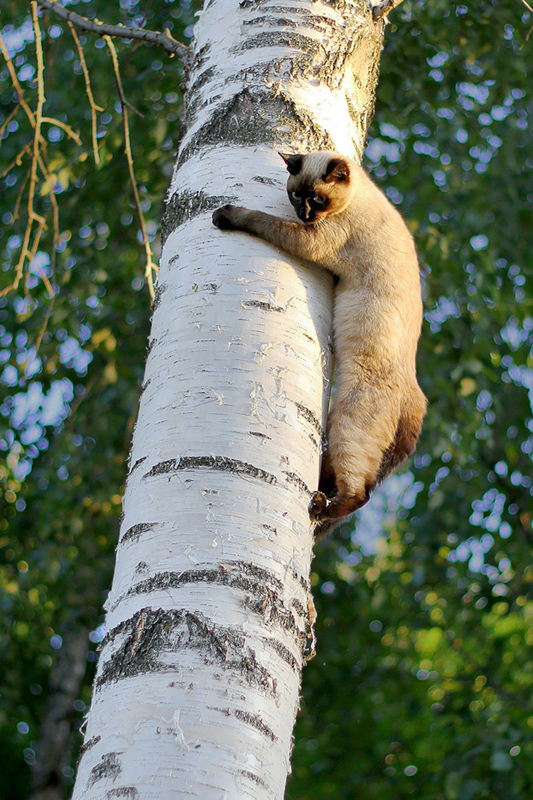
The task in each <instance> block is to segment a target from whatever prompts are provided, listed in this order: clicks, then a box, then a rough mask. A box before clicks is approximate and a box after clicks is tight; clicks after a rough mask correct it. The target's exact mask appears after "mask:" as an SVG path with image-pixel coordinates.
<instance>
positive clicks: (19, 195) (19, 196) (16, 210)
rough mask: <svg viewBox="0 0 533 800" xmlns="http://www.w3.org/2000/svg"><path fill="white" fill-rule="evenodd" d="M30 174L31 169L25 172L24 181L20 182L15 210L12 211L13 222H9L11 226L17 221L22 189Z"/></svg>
mask: <svg viewBox="0 0 533 800" xmlns="http://www.w3.org/2000/svg"><path fill="white" fill-rule="evenodd" d="M30 172H31V169H29V170H28V171H27V173H26V177H25V178H24V180H23V181H22V186H21V187H20V189H19V193H18V196H17V200H16V202H15V208H14V209H13V220H12V222H11V224H12V225H13V223H14V222H16V221H17V219H18V215H19V207H20V202H21V200H22V195H23V194H24V189H25V188H26V184H27V183H28V181H29V179H30Z"/></svg>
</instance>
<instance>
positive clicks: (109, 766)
mask: <svg viewBox="0 0 533 800" xmlns="http://www.w3.org/2000/svg"><path fill="white" fill-rule="evenodd" d="M120 755H122V753H105V754H104V755H103V756H102V759H101V763H100V764H96V765H95V766H94V767H93V768H92V770H91V772H90V774H89V780H88V781H87V788H88V789H90V788H91V786H94V784H95V783H96V782H97V781H101V780H102V778H111V780H113V781H114V780H116V779H117V778H118V776H119V775H120V773H121V772H122V764H121V763H120V759H119V756H120Z"/></svg>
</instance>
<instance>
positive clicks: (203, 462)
mask: <svg viewBox="0 0 533 800" xmlns="http://www.w3.org/2000/svg"><path fill="white" fill-rule="evenodd" d="M200 467H206V468H207V469H214V470H217V471H219V472H232V473H234V474H236V475H244V476H245V477H248V478H257V479H258V480H260V481H264V482H265V483H270V484H276V483H277V479H276V476H275V475H272V474H271V473H270V472H265V470H264V469H260V468H259V467H254V466H253V464H247V463H246V461H238V460H237V459H236V458H227V457H226V456H181V457H180V458H179V459H178V458H171V459H169V460H168V461H161V462H160V463H159V464H156V465H155V466H153V467H152V469H151V470H150V471H149V472H147V473H146V475H145V476H144V477H145V478H151V477H153V476H154V475H167V474H168V473H169V472H178V471H179V470H183V469H187V470H195V469H198V468H200Z"/></svg>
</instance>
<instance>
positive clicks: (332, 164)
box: [322, 158, 350, 183]
mask: <svg viewBox="0 0 533 800" xmlns="http://www.w3.org/2000/svg"><path fill="white" fill-rule="evenodd" d="M349 178H350V168H349V167H348V164H347V163H346V161H344V160H343V159H342V158H332V159H330V161H329V163H328V166H327V168H326V171H325V173H324V174H323V175H322V180H323V181H324V183H334V182H336V183H341V182H342V181H347V180H349Z"/></svg>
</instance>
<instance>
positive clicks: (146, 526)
mask: <svg viewBox="0 0 533 800" xmlns="http://www.w3.org/2000/svg"><path fill="white" fill-rule="evenodd" d="M157 525H159V523H158V522H138V523H137V525H132V526H131V528H128V530H127V531H126V533H125V534H124V536H122V538H121V539H120V540H119V544H124V542H127V541H129V540H130V539H138V538H139V537H140V536H141V534H142V533H145V531H151V530H153V528H155V527H156V526H157Z"/></svg>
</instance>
